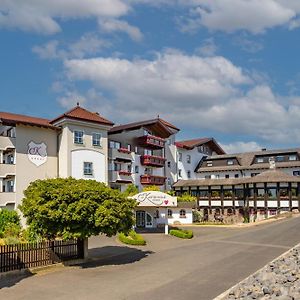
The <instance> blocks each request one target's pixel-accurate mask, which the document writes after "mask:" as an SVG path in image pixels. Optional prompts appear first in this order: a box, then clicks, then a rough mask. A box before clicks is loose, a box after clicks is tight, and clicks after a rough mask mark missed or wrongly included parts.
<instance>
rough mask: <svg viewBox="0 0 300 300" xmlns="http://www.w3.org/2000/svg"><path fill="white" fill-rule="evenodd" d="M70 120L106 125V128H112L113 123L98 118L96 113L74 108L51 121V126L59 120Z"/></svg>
mask: <svg viewBox="0 0 300 300" xmlns="http://www.w3.org/2000/svg"><path fill="white" fill-rule="evenodd" d="M64 118H66V119H72V120H79V121H86V122H92V123H97V124H102V125H108V126H113V125H114V123H113V122H111V121H109V120H107V119H105V118H103V117H102V116H100V115H99V114H98V113H94V112H91V111H88V110H86V109H84V108H82V107H80V106H79V104H78V105H77V106H75V107H74V108H72V109H71V110H69V111H67V112H66V113H64V114H62V115H60V116H59V117H57V118H55V119H53V120H51V121H50V122H51V124H55V123H56V122H58V121H60V120H61V119H64Z"/></svg>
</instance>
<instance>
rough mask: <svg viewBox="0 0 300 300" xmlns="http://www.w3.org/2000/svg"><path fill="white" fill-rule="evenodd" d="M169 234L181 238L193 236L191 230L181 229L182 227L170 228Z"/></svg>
mask: <svg viewBox="0 0 300 300" xmlns="http://www.w3.org/2000/svg"><path fill="white" fill-rule="evenodd" d="M170 235H174V236H176V237H178V238H181V239H191V238H192V237H193V236H194V235H193V231H192V230H183V229H171V230H170Z"/></svg>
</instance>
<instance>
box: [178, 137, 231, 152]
mask: <svg viewBox="0 0 300 300" xmlns="http://www.w3.org/2000/svg"><path fill="white" fill-rule="evenodd" d="M203 144H209V146H211V148H212V149H213V150H214V151H215V152H216V153H217V154H225V151H224V150H223V149H222V148H221V146H220V145H219V144H218V143H217V142H216V140H215V139H214V138H198V139H192V140H184V141H178V142H176V143H175V145H176V146H177V147H178V148H183V149H188V150H191V149H194V148H195V147H198V146H201V145H203Z"/></svg>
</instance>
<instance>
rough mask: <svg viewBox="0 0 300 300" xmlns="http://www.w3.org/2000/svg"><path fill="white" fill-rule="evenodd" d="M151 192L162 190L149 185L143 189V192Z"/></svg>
mask: <svg viewBox="0 0 300 300" xmlns="http://www.w3.org/2000/svg"><path fill="white" fill-rule="evenodd" d="M151 191H157V192H159V191H160V188H159V187H158V186H157V185H148V186H145V187H144V188H143V192H151Z"/></svg>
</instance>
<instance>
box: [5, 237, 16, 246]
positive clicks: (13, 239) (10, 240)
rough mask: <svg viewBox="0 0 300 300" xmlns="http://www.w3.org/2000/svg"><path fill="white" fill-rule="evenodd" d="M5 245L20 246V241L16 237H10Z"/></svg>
mask: <svg viewBox="0 0 300 300" xmlns="http://www.w3.org/2000/svg"><path fill="white" fill-rule="evenodd" d="M4 243H5V245H16V244H20V240H19V239H18V238H17V237H15V236H9V237H7V238H5V239H4Z"/></svg>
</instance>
